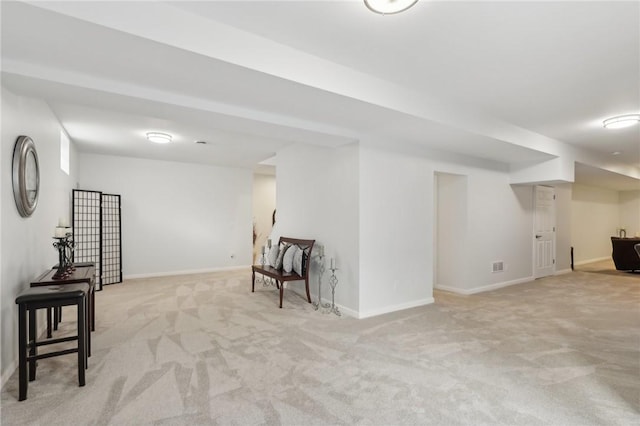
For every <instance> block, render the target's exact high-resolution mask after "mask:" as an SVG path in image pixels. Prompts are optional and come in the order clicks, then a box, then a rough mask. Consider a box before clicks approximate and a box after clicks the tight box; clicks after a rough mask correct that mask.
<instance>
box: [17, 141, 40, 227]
mask: <svg viewBox="0 0 640 426" xmlns="http://www.w3.org/2000/svg"><path fill="white" fill-rule="evenodd" d="M39 189H40V167H39V165H38V154H37V152H36V145H35V144H34V143H33V140H32V139H31V138H30V137H29V136H20V137H19V138H18V140H17V141H16V146H15V147H14V149H13V197H14V198H15V200H16V207H18V212H19V213H20V216H22V217H29V216H31V214H32V213H33V212H34V211H35V209H36V205H37V204H38V191H39Z"/></svg>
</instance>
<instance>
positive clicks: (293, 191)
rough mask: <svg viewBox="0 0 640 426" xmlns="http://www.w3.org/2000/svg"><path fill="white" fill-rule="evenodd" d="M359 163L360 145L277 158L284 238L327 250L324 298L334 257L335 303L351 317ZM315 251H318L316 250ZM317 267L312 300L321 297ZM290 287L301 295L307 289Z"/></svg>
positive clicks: (305, 149)
mask: <svg viewBox="0 0 640 426" xmlns="http://www.w3.org/2000/svg"><path fill="white" fill-rule="evenodd" d="M358 163H359V153H358V147H357V145H348V146H344V147H341V148H337V149H328V148H321V147H312V146H290V147H288V148H286V149H284V150H282V151H280V152H278V154H277V157H276V181H277V188H278V191H277V206H278V212H277V217H276V221H277V222H276V226H277V227H278V233H279V234H280V235H281V236H287V237H294V238H305V239H315V240H316V244H318V245H324V246H325V256H326V258H325V264H326V266H327V271H326V272H325V274H324V276H323V284H322V297H323V298H325V299H330V297H331V292H330V289H329V285H328V281H327V279H328V277H329V271H328V268H329V259H330V258H331V257H333V258H335V259H336V262H337V265H336V266H337V267H338V268H339V270H338V271H337V272H336V276H337V278H338V280H339V282H338V285H337V287H336V303H337V304H339V305H340V306H341V307H342V309H343V310H344V311H345V312H346V313H348V314H351V315H355V314H356V313H357V311H358V304H359V300H358V294H359V291H358V282H360V280H361V278H360V277H359V269H358V250H359V246H358V244H359V240H358V220H359V210H360V207H359V205H358V167H359V166H358ZM314 253H315V254H317V253H318V251H317V249H316V248H314ZM317 280H318V264H317V263H316V262H314V263H313V264H312V268H311V270H310V280H309V285H310V288H311V293H312V299H314V300H315V298H316V296H317V288H318V287H317V286H318V281H317ZM289 288H295V289H297V290H298V291H301V289H302V285H301V284H295V283H292V284H291V285H290V286H289Z"/></svg>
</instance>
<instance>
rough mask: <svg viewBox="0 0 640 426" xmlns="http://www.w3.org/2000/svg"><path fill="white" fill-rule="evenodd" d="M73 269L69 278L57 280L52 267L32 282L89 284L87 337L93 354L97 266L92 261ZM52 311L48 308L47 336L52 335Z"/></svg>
mask: <svg viewBox="0 0 640 426" xmlns="http://www.w3.org/2000/svg"><path fill="white" fill-rule="evenodd" d="M75 268H76V269H75V271H73V272H72V273H71V274H70V275H69V276H68V277H67V278H63V279H59V280H55V279H53V275H54V274H55V273H56V268H54V269H50V270H48V271H46V272H44V273H43V274H42V275H40V276H39V277H38V278H36V279H35V280H34V281H32V282H31V287H40V286H50V285H65V284H82V283H86V284H89V303H88V305H89V315H88V318H87V323H88V324H87V325H88V329H89V330H90V332H89V333H88V334H89V336H88V338H87V341H88V346H89V348H88V353H89V355H91V337H90V334H91V331H95V330H96V309H95V306H96V288H95V287H96V268H95V266H94V265H93V264H92V263H84V264H79V265H76V266H75ZM57 320H58V317H57V315H56V318H55V319H54V325H55V326H56V327H57ZM51 335H52V333H51V312H50V310H47V337H51Z"/></svg>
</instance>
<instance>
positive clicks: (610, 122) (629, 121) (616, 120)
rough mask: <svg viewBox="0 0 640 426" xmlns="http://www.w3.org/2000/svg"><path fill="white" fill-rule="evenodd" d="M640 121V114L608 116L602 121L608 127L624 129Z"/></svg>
mask: <svg viewBox="0 0 640 426" xmlns="http://www.w3.org/2000/svg"><path fill="white" fill-rule="evenodd" d="M639 121H640V114H625V115H618V116H616V117H611V118H607V119H606V120H604V121H603V122H602V124H603V125H604V127H605V128H606V129H622V128H624V127H629V126H633V125H634V124H638V122H639Z"/></svg>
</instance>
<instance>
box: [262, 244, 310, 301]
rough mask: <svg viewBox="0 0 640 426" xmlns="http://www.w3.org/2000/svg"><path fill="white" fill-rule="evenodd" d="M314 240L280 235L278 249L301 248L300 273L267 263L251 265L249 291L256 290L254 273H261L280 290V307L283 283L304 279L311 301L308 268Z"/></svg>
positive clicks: (308, 298)
mask: <svg viewBox="0 0 640 426" xmlns="http://www.w3.org/2000/svg"><path fill="white" fill-rule="evenodd" d="M314 243H315V240H301V239H299V238H289V237H280V240H279V241H278V249H279V251H280V250H283V249H284V247H286V246H292V248H289V250H292V249H293V246H298V247H299V248H300V249H301V250H302V271H301V272H302V273H301V274H298V273H297V272H295V271H293V270H292V271H291V272H286V271H284V270H283V268H278V269H276V268H274V267H273V266H269V265H266V264H265V265H264V266H263V265H253V266H252V267H251V292H252V293H253V292H255V290H256V273H259V274H262V275H263V276H265V277H269V278H272V279H274V280H275V282H276V288H278V290H280V308H282V297H283V295H284V283H285V282H287V281H304V285H305V290H306V291H307V301H308V302H309V303H311V295H310V294H309V269H310V265H311V251H312V250H313V244H314Z"/></svg>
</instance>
